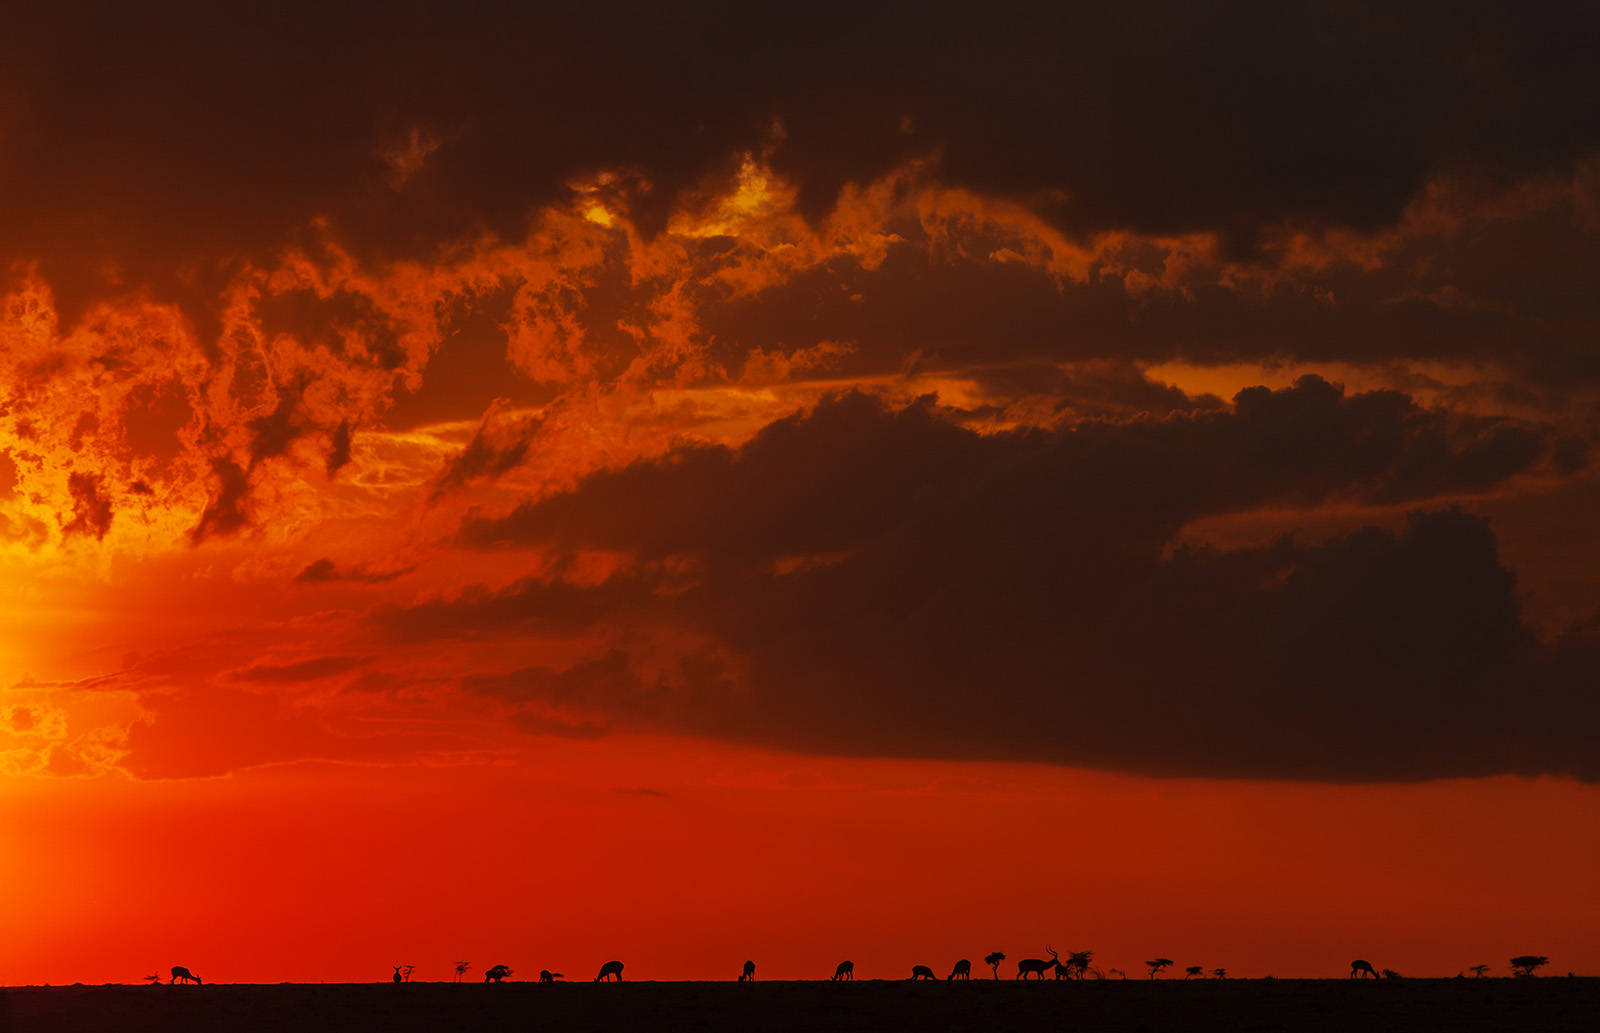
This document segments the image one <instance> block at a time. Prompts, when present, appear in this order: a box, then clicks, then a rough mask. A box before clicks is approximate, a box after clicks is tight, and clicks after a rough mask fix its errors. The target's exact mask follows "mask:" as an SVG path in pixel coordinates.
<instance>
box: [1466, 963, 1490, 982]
mask: <svg viewBox="0 0 1600 1033" xmlns="http://www.w3.org/2000/svg"><path fill="white" fill-rule="evenodd" d="M1467 971H1468V972H1471V973H1472V974H1473V975H1474V976H1476V977H1478V978H1479V979H1482V978H1483V977H1484V976H1486V975H1488V974H1489V966H1488V965H1474V966H1472V967H1471V968H1469V969H1467Z"/></svg>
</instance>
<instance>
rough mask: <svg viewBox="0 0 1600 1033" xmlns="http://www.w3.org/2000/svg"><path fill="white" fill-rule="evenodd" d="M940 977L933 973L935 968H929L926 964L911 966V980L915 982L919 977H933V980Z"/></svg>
mask: <svg viewBox="0 0 1600 1033" xmlns="http://www.w3.org/2000/svg"><path fill="white" fill-rule="evenodd" d="M938 978H939V977H938V976H936V975H934V974H933V969H931V968H929V967H928V966H926V965H912V966H911V980H912V982H915V981H916V980H918V979H933V980H937V979H938Z"/></svg>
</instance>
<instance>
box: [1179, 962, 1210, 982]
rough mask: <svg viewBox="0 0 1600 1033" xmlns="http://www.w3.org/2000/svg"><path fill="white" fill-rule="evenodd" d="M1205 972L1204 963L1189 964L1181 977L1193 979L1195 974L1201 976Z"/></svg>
mask: <svg viewBox="0 0 1600 1033" xmlns="http://www.w3.org/2000/svg"><path fill="white" fill-rule="evenodd" d="M1205 974H1206V967H1205V966H1204V965H1190V966H1189V967H1188V968H1186V969H1184V970H1183V978H1185V979H1193V978H1194V977H1195V976H1203V975H1205Z"/></svg>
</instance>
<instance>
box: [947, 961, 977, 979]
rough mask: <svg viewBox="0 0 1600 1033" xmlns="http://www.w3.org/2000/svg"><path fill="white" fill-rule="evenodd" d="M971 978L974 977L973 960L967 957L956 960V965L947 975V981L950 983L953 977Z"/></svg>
mask: <svg viewBox="0 0 1600 1033" xmlns="http://www.w3.org/2000/svg"><path fill="white" fill-rule="evenodd" d="M971 978H972V962H970V961H968V960H967V959H966V958H962V959H961V960H960V961H958V962H956V967H955V968H953V969H951V970H950V974H949V975H948V976H945V982H947V983H948V982H949V981H950V980H952V979H971Z"/></svg>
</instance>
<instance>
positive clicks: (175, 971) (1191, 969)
mask: <svg viewBox="0 0 1600 1033" xmlns="http://www.w3.org/2000/svg"><path fill="white" fill-rule="evenodd" d="M1045 953H1046V954H1048V955H1049V957H1048V958H1023V959H1022V960H1021V961H1019V962H1017V973H1016V976H1015V977H1014V978H1015V979H1018V980H1023V981H1028V980H1030V979H1031V980H1033V981H1044V980H1045V978H1046V973H1049V974H1050V975H1051V976H1053V977H1054V979H1055V980H1058V981H1060V980H1071V981H1084V980H1126V979H1127V978H1128V977H1127V973H1125V972H1124V971H1123V970H1122V969H1120V968H1110V969H1107V970H1106V971H1104V972H1102V971H1101V970H1100V969H1098V968H1096V967H1094V952H1093V951H1088V950H1083V951H1072V952H1070V953H1069V954H1068V955H1067V958H1066V960H1065V961H1063V960H1062V959H1061V956H1060V954H1059V953H1058V952H1057V951H1056V949H1055V948H1054V947H1053V946H1049V945H1046V947H1045ZM1005 959H1006V955H1005V953H1004V952H1003V951H991V952H989V953H988V954H986V955H984V959H983V960H984V962H985V963H986V964H988V965H989V967H990V970H991V971H992V972H993V974H994V978H995V979H999V978H1000V963H1001V962H1002V961H1004V960H1005ZM1549 963H1550V959H1549V957H1547V956H1546V955H1543V954H1519V955H1517V956H1515V957H1513V958H1511V959H1510V962H1509V974H1510V975H1511V976H1512V977H1515V978H1519V979H1530V978H1533V977H1534V975H1535V974H1536V972H1537V970H1538V969H1540V968H1543V967H1544V966H1546V965H1548V964H1549ZM1144 964H1145V966H1146V967H1147V968H1148V970H1149V978H1150V979H1155V978H1157V977H1158V976H1159V975H1160V973H1161V972H1163V971H1165V970H1166V969H1168V968H1170V967H1172V965H1173V962H1172V959H1170V958H1165V957H1157V958H1152V959H1150V960H1149V961H1146V962H1145V963H1144ZM389 967H390V970H391V975H390V977H389V979H390V981H392V982H394V983H409V982H411V976H412V973H413V971H414V970H415V968H416V966H415V965H391V966H389ZM471 967H472V966H471V963H470V962H466V961H458V962H456V963H455V965H454V967H453V975H454V979H453V980H451V981H453V982H456V983H459V982H461V980H462V976H463V975H465V974H466V972H467V971H468V970H469V969H470V968H471ZM623 968H624V966H623V963H622V962H621V961H616V960H612V961H607V962H605V963H604V964H603V965H601V966H600V970H599V972H598V973H597V974H596V975H595V977H594V980H593V981H594V982H596V983H602V982H621V981H622V978H623V977H622V973H623ZM901 971H905V970H904V969H902V970H901ZM1469 971H1470V972H1471V973H1472V975H1473V978H1476V979H1483V978H1486V977H1488V976H1489V974H1490V972H1491V966H1489V965H1484V964H1478V965H1472V966H1470V967H1469V968H1466V969H1463V970H1462V971H1460V972H1458V973H1457V974H1456V976H1455V978H1457V979H1465V978H1467V977H1466V973H1467V972H1469ZM515 974H516V970H515V969H513V968H512V967H511V966H510V965H506V964H496V965H492V966H490V967H489V968H487V969H485V970H484V975H483V981H484V982H485V983H497V984H498V983H503V982H506V981H508V980H510V979H511V978H512V977H513V976H514V975H515ZM1568 975H1569V976H1570V975H1572V973H1568ZM565 978H566V977H565V974H564V973H561V972H554V971H552V970H550V969H548V968H545V969H540V970H539V975H538V978H537V980H536V982H539V983H554V982H557V981H558V980H562V979H565ZM755 978H756V963H755V962H754V961H753V960H747V961H745V963H744V965H743V967H742V968H741V969H740V972H739V975H738V977H737V979H736V982H740V983H753V982H755ZM855 978H856V966H855V962H853V961H848V960H847V961H841V962H839V964H838V965H837V966H836V967H835V968H834V971H833V975H832V976H830V977H829V980H828V981H830V982H841V981H842V982H850V981H854V980H855ZM1228 978H1229V975H1228V970H1227V968H1225V967H1220V966H1219V967H1217V968H1213V969H1211V970H1210V972H1209V976H1208V973H1207V970H1206V968H1205V966H1203V965H1189V966H1187V967H1186V968H1185V969H1184V976H1183V981H1184V982H1188V981H1191V980H1202V981H1205V980H1226V979H1228ZM1262 978H1264V979H1267V980H1271V979H1272V978H1273V977H1272V976H1271V975H1267V976H1264V977H1262ZM1403 978H1405V977H1404V976H1403V975H1402V974H1401V973H1400V972H1398V971H1396V970H1394V969H1392V968H1378V967H1376V966H1374V965H1373V964H1372V963H1371V962H1370V961H1367V960H1366V959H1365V958H1357V959H1355V960H1354V961H1352V962H1350V969H1349V973H1348V976H1347V979H1354V980H1382V981H1389V980H1399V979H1403ZM143 979H144V982H146V983H148V984H151V985H161V983H162V979H161V977H160V976H159V975H155V974H152V975H148V976H145V977H143ZM971 979H972V961H971V960H970V959H968V958H960V959H958V960H957V961H956V962H955V963H954V964H953V965H952V967H951V969H950V974H949V975H948V976H946V977H945V978H944V982H952V983H953V982H958V981H970V980H971ZM909 981H912V982H924V981H925V982H939V981H940V980H939V977H938V975H937V974H936V973H935V971H934V969H933V967H932V966H929V965H922V964H917V965H912V966H911V975H910V977H909ZM183 983H188V984H193V985H196V986H199V985H201V979H200V977H199V976H198V975H196V974H195V973H194V972H193V971H192V970H191V969H189V968H187V967H185V966H183V965H173V966H172V968H171V978H170V980H168V984H169V985H176V984H183ZM75 985H82V984H75Z"/></svg>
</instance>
